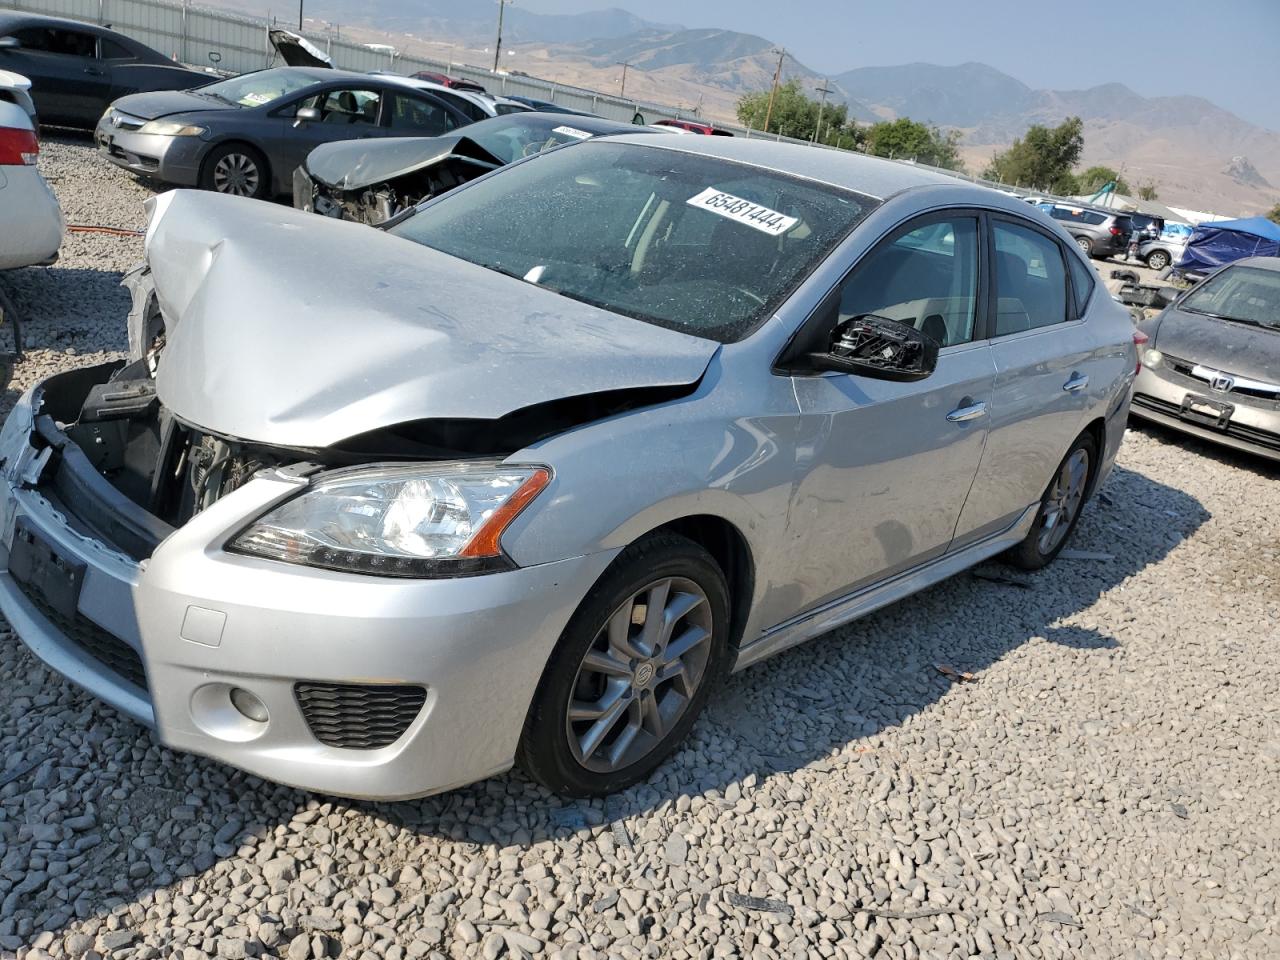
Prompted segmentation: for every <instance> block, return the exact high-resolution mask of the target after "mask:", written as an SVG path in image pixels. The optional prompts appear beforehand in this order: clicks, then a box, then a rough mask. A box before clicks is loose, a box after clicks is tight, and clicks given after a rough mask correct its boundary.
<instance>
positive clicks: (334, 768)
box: [0, 137, 1136, 798]
mask: <svg viewBox="0 0 1280 960" xmlns="http://www.w3.org/2000/svg"><path fill="white" fill-rule="evenodd" d="M659 140H660V138H655V137H623V138H618V139H604V140H598V141H591V142H588V143H584V144H580V145H577V146H574V147H571V148H568V149H564V150H553V151H549V152H547V153H545V154H541V155H539V156H536V157H533V158H530V159H528V160H525V161H522V162H519V163H516V164H513V165H511V166H509V167H505V168H503V169H502V170H499V171H497V172H495V173H493V174H490V175H488V176H486V177H483V178H481V179H478V180H475V181H473V182H472V183H471V184H469V185H467V186H465V187H462V188H460V189H458V190H456V191H454V192H451V193H449V194H446V195H445V196H443V197H441V198H439V199H437V200H434V201H432V202H430V203H427V204H425V205H423V206H421V207H418V208H414V209H413V210H410V211H409V212H408V213H407V214H405V215H402V216H401V217H399V218H397V220H396V221H395V222H393V223H392V225H391V226H390V227H389V228H388V229H387V230H385V231H384V230H370V229H369V228H368V227H366V226H362V225H359V224H354V223H345V222H340V221H337V220H328V219H323V218H320V217H315V216H313V215H311V214H307V213H303V212H300V211H295V210H290V209H285V208H281V207H278V206H271V205H267V204H263V203H260V202H257V201H253V200H246V199H241V198H235V197H227V196H218V195H212V194H200V193H194V192H186V191H179V192H175V193H168V194H165V195H163V196H160V197H158V198H156V199H155V200H153V201H151V211H150V212H151V219H150V226H149V229H148V231H147V238H146V266H145V267H144V268H142V270H141V271H140V272H138V273H137V274H135V275H134V276H133V277H132V278H131V283H132V285H133V287H134V295H135V310H134V314H133V316H132V318H131V341H132V349H131V359H130V360H129V361H127V362H126V361H121V362H117V363H108V364H104V365H101V366H94V367H87V368H85V369H80V370H74V371H71V372H68V373H62V374H59V375H57V376H54V377H51V378H49V379H48V380H45V381H44V382H43V383H41V384H39V385H37V386H36V387H34V388H33V389H31V390H29V391H28V392H27V393H26V395H25V396H23V397H22V399H21V400H20V401H19V402H18V404H17V405H16V407H15V408H14V410H13V413H12V414H11V416H10V417H9V419H8V422H7V423H6V425H5V427H4V430H3V435H2V436H0V458H2V461H0V504H2V515H0V522H2V526H0V531H2V534H0V535H2V538H3V550H2V552H3V554H4V555H3V556H2V557H0V559H2V560H3V563H2V564H0V566H2V568H3V569H4V570H5V571H6V572H4V573H2V574H0V606H2V607H3V610H4V613H5V615H6V616H7V617H8V619H9V621H10V623H11V624H12V625H13V627H14V629H15V630H16V631H17V633H18V634H19V635H20V636H21V638H22V639H23V640H24V641H25V642H26V644H27V645H28V646H29V647H30V648H31V650H32V651H34V653H35V654H36V655H37V656H38V657H40V658H41V659H43V660H44V661H45V662H46V663H48V664H49V665H50V666H52V667H53V668H54V669H56V670H58V671H60V672H61V673H63V674H64V675H66V676H67V677H69V678H70V679H71V680H73V681H74V682H76V683H78V684H80V685H81V686H83V687H84V688H86V689H87V690H89V691H90V692H91V693H93V694H95V695H97V696H99V697H101V698H102V699H104V700H106V701H108V702H110V703H111V704H113V705H115V706H116V707H117V708H118V709H120V710H122V711H123V712H125V713H127V714H128V715H129V716H131V717H133V718H135V719H137V720H138V721H139V722H141V723H143V724H146V725H148V726H150V727H153V728H154V729H155V731H156V734H157V735H158V737H159V739H160V740H161V741H162V742H163V743H165V744H167V745H169V746H171V747H173V748H175V749H180V750H189V751H193V752H197V753H201V754H206V755H208V756H211V757H216V758H218V759H220V760H223V761H226V762H227V763H231V764H234V765H236V766H238V767H241V768H243V769H245V770H249V771H252V772H253V773H256V774H259V775H261V776H263V777H267V778H270V779H273V780H278V781H282V782H285V783H289V784H294V785H298V786H301V787H306V788H310V789H314V790H319V791H324V792H326V793H332V794H340V795H347V796H361V797H388V798H390V797H408V796H414V795H421V794H426V793H429V792H432V791H438V790H444V789H448V788H450V787H453V786H456V785H460V784H465V783H468V782H470V781H474V780H477V779H479V778H482V777H486V776H489V775H491V774H494V773H497V772H498V771H501V770H504V769H506V768H508V767H510V766H511V765H512V764H513V763H515V762H519V763H520V764H521V765H522V766H523V767H524V768H525V769H526V770H527V771H528V772H529V773H530V774H531V775H532V776H533V777H534V778H536V779H537V780H538V781H540V782H541V783H543V784H545V785H546V786H548V787H549V788H551V789H552V790H554V791H558V792H562V793H565V794H576V795H585V794H599V793H604V792H607V791H610V790H615V789H618V788H621V787H623V786H625V785H627V784H629V783H633V782H635V781H637V780H639V779H640V778H643V777H645V776H646V775H648V774H649V773H650V772H652V771H653V769H654V768H655V767H656V766H657V765H658V763H659V762H660V761H661V760H662V758H663V757H664V756H665V755H666V754H667V753H668V752H669V751H670V750H672V749H673V748H674V747H675V746H676V745H677V744H678V743H679V741H680V740H681V738H682V737H683V736H684V735H685V734H686V733H687V731H688V730H689V728H690V726H691V725H692V724H693V722H694V720H695V718H696V717H697V715H698V713H699V711H700V710H701V709H702V707H703V705H704V704H705V702H706V700H707V697H708V696H709V694H710V693H711V691H712V690H713V689H714V688H715V686H716V684H717V683H718V682H719V681H720V680H721V679H722V678H723V677H724V676H725V675H726V674H727V673H728V672H729V671H730V670H732V669H734V668H735V667H739V668H740V667H743V666H746V665H749V664H751V663H754V662H756V661H759V660H761V659H762V658H764V657H767V656H769V655H771V654H774V653H777V652H778V651H780V650H783V649H785V648H787V647H790V646H792V645H794V644H796V643H799V642H801V641H804V640H807V639H809V638H811V637H813V636H815V635H817V634H820V633H823V632H824V631H827V630H830V629H831V628H833V627H835V626H837V625H838V624H841V623H844V622H846V621H849V620H851V619H853V618H855V617H857V616H859V615H861V614H864V613H866V612H867V611H869V610H872V609H875V608H877V607H880V606H882V605H884V604H886V603H889V602H891V601H893V600H896V599H898V598H900V597H903V596H906V595H907V594H910V593H912V592H913V591H916V590H919V589H921V588H922V587H925V586H927V585H929V584H931V583H934V582H936V581H938V580H940V579H942V578H944V577H946V576H949V575H951V574H954V573H956V572H957V571H959V570H962V569H964V568H966V567H968V566H970V565H972V564H974V563H976V562H978V561H980V560H982V559H984V558H987V557H991V556H993V555H996V554H999V553H1004V554H1006V555H1007V556H1008V557H1009V559H1010V560H1011V562H1014V563H1016V564H1019V565H1021V566H1024V567H1027V568H1036V567H1040V566H1043V565H1044V564H1046V563H1048V562H1049V561H1050V560H1052V559H1053V557H1054V556H1056V554H1057V553H1058V551H1059V550H1060V549H1061V548H1062V545H1063V543H1064V542H1065V540H1066V538H1067V536H1068V535H1069V534H1070V532H1071V530H1072V529H1073V527H1074V525H1075V524H1076V521H1077V520H1078V519H1079V516H1080V510H1081V507H1082V506H1083V504H1084V502H1085V500H1086V499H1087V498H1088V496H1089V495H1090V493H1091V492H1092V491H1093V490H1094V489H1095V488H1096V487H1097V485H1098V483H1099V482H1100V481H1101V480H1102V478H1103V477H1105V475H1106V474H1107V472H1108V471H1109V469H1110V468H1111V465H1112V463H1113V461H1114V458H1115V456H1116V452H1117V449H1118V447H1119V445H1120V442H1121V437H1122V434H1123V431H1124V423H1125V417H1126V415H1127V412H1128V395H1129V387H1130V385H1131V383H1132V381H1133V378H1134V374H1135V366H1136V349H1135V344H1134V339H1133V334H1132V327H1131V325H1130V322H1129V318H1128V315H1127V314H1126V313H1125V311H1124V309H1123V308H1121V307H1120V306H1118V305H1117V304H1115V303H1114V302H1113V301H1112V300H1111V299H1110V298H1109V297H1107V296H1106V294H1105V291H1103V290H1101V289H1100V285H1099V284H1098V283H1097V282H1096V280H1095V275H1094V274H1093V272H1092V270H1091V269H1090V268H1089V265H1088V263H1087V262H1086V261H1085V260H1084V258H1083V256H1082V255H1081V254H1080V252H1079V251H1078V250H1077V249H1076V247H1075V246H1074V244H1073V243H1072V242H1071V238H1070V237H1069V236H1067V235H1066V234H1065V233H1064V232H1063V231H1062V230H1061V229H1060V228H1059V227H1057V226H1056V225H1054V224H1053V223H1052V222H1051V221H1049V220H1048V219H1046V218H1044V217H1043V216H1042V215H1041V214H1039V213H1038V212H1037V211H1035V210H1032V209H1030V208H1028V207H1027V206H1026V204H1023V203H1020V202H1018V201H1016V200H1014V199H1012V198H1007V197H1004V196H1002V195H1000V194H998V193H995V192H993V191H988V190H985V189H982V188H979V187H975V186H971V185H968V184H964V183H961V182H959V181H955V180H951V179H948V178H945V177H942V176H937V175H934V174H931V173H927V172H923V171H919V170H917V169H913V168H912V167H909V166H905V165H899V164H894V163H890V162H886V161H879V160H874V159H870V158H867V157H862V156H857V155H853V154H849V153H843V152H837V151H827V150H816V149H808V148H798V147H791V146H787V145H782V144H770V143H763V142H759V141H747V140H730V139H727V138H726V139H724V140H721V139H719V138H711V137H687V138H679V139H677V138H671V140H670V141H667V140H666V139H665V138H662V139H661V142H659Z"/></svg>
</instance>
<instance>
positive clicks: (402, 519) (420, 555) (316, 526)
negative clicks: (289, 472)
mask: <svg viewBox="0 0 1280 960" xmlns="http://www.w3.org/2000/svg"><path fill="white" fill-rule="evenodd" d="M550 480H551V472H550V471H549V470H547V469H546V468H545V467H508V466H505V465H503V464H498V463H451V464H438V465H432V464H412V465H403V466H400V465H392V466H388V465H383V466H378V467H360V468H356V469H351V470H343V471H340V472H338V473H335V474H333V475H331V476H329V477H327V478H324V479H322V480H319V481H317V482H315V483H313V484H311V485H310V486H309V487H307V489H306V490H305V491H304V492H303V493H302V494H301V495H300V496H298V497H295V498H294V499H292V500H289V501H287V502H286V503H283V504H281V505H280V506H278V507H276V508H275V509H274V510H272V511H271V512H270V513H268V514H267V515H266V516H264V517H263V518H262V519H260V520H258V521H257V522H256V523H254V524H253V525H252V526H250V527H249V528H248V529H247V530H245V531H244V532H243V533H241V534H240V535H239V536H238V537H236V538H235V539H234V540H233V541H232V542H231V543H230V544H229V545H228V546H227V549H228V550H230V551H232V552H234V553H244V554H249V555H251V556H257V557H266V558H268V559H271V560H283V561H285V562H286V563H301V564H305V565H307V566H311V567H325V568H328V569H330V570H346V571H349V572H353V573H367V574H375V575H378V576H386V577H455V576H468V575H470V574H476V573H487V572H489V571H492V570H501V569H508V568H510V566H511V563H510V561H509V560H507V558H506V556H505V555H504V554H503V552H502V545H501V542H500V541H501V537H502V533H503V531H504V530H506V528H507V527H508V526H509V525H510V524H511V521H513V520H514V519H515V518H516V516H517V515H518V514H519V513H520V511H521V510H523V509H524V507H525V506H526V505H527V504H528V503H529V501H531V500H532V499H533V498H534V497H536V496H537V495H538V494H539V493H540V492H541V491H542V489H543V488H544V487H545V486H546V485H547V483H549V482H550Z"/></svg>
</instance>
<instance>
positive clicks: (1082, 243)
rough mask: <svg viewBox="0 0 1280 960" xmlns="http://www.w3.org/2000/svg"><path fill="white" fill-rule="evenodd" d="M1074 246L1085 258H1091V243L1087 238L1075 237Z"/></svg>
mask: <svg viewBox="0 0 1280 960" xmlns="http://www.w3.org/2000/svg"><path fill="white" fill-rule="evenodd" d="M1076 246H1077V247H1079V248H1080V249H1081V250H1082V251H1084V255H1085V256H1086V257H1092V256H1093V241H1092V240H1090V239H1089V238H1088V237H1076Z"/></svg>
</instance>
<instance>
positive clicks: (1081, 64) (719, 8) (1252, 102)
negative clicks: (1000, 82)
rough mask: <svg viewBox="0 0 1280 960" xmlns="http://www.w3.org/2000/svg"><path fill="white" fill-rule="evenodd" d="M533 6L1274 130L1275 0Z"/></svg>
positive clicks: (845, 63)
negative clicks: (968, 65) (1001, 77)
mask: <svg viewBox="0 0 1280 960" xmlns="http://www.w3.org/2000/svg"><path fill="white" fill-rule="evenodd" d="M513 2H515V3H518V4H519V5H520V6H522V7H525V8H526V9H529V10H533V11H536V12H539V13H576V12H580V11H583V10H597V9H600V8H603V7H615V6H616V7H622V8H623V9H626V10H630V11H631V12H632V13H634V14H636V15H638V16H641V17H645V18H646V19H649V20H657V21H659V22H663V23H680V24H683V25H685V26H687V27H725V28H728V29H732V30H740V31H742V32H744V33H755V34H759V35H760V36H762V37H767V38H768V39H770V40H772V41H774V42H776V43H780V44H783V45H784V46H785V47H787V49H788V50H790V51H792V52H793V53H794V54H795V55H796V56H797V57H798V58H799V59H800V60H801V61H802V62H803V63H805V64H807V65H808V66H810V67H812V68H813V69H814V70H817V71H820V72H829V73H838V72H841V71H843V70H848V69H851V68H853V67H859V66H891V65H894V64H899V63H910V62H913V61H924V62H926V63H940V64H955V63H963V62H965V61H968V60H977V61H980V62H982V63H988V64H990V65H991V66H993V67H996V68H998V69H1000V70H1003V71H1004V72H1005V73H1008V74H1009V75H1011V76H1013V77H1017V78H1018V79H1019V80H1021V81H1023V82H1024V83H1026V84H1029V85H1030V86H1032V87H1038V88H1052V89H1059V90H1067V89H1079V88H1082V87H1091V86H1095V85H1097V84H1100V83H1107V82H1110V81H1116V80H1118V81H1121V82H1123V83H1125V84H1128V85H1129V86H1130V87H1132V88H1133V89H1134V90H1136V91H1138V92H1139V93H1141V94H1143V95H1144V96H1154V95H1159V94H1193V95H1196V96H1202V97H1205V98H1207V99H1209V100H1212V101H1213V102H1214V103H1217V104H1218V105H1219V106H1223V107H1226V108H1227V109H1228V110H1231V111H1233V112H1235V113H1237V114H1239V115H1240V116H1242V117H1244V118H1245V119H1247V120H1251V121H1252V122H1254V123H1259V124H1262V125H1264V126H1267V127H1270V128H1271V129H1273V130H1280V0H1215V2H1209V0H1155V2H1136V3H1135V2H1130V3H1122V2H1117V0H1065V2H1064V0H1058V2H1054V3H1048V2H1044V0H781V2H779V0H773V2H764V0H513Z"/></svg>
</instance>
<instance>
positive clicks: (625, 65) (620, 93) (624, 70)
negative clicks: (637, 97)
mask: <svg viewBox="0 0 1280 960" xmlns="http://www.w3.org/2000/svg"><path fill="white" fill-rule="evenodd" d="M618 65H619V66H621V67H622V89H621V90H619V91H618V96H619V97H625V96H626V95H627V68H628V67H629V66H631V64H629V63H627V62H626V61H625V60H619V61H618Z"/></svg>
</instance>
